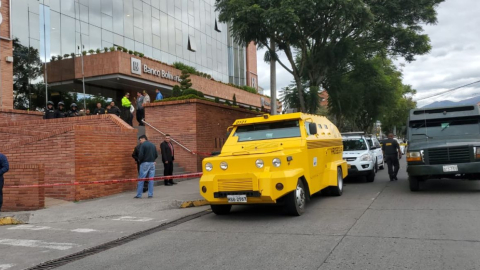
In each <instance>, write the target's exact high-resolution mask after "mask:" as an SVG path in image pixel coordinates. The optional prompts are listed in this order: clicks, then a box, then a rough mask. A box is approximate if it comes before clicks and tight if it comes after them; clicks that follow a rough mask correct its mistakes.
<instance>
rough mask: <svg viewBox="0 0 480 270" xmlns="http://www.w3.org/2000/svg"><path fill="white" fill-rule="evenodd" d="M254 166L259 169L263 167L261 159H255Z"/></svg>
mask: <svg viewBox="0 0 480 270" xmlns="http://www.w3.org/2000/svg"><path fill="white" fill-rule="evenodd" d="M255 166H257V168H259V169H261V168H263V160H261V159H257V161H255Z"/></svg>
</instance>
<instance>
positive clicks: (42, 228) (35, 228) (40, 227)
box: [8, 225, 51, 231]
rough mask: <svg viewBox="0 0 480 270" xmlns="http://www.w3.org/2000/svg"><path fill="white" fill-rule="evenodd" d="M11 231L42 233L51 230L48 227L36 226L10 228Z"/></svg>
mask: <svg viewBox="0 0 480 270" xmlns="http://www.w3.org/2000/svg"><path fill="white" fill-rule="evenodd" d="M8 229H9V230H31V231H41V230H48V229H51V228H50V227H47V226H34V225H18V226H15V227H11V228H8Z"/></svg>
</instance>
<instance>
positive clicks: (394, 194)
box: [0, 160, 480, 270]
mask: <svg viewBox="0 0 480 270" xmlns="http://www.w3.org/2000/svg"><path fill="white" fill-rule="evenodd" d="M401 165H402V169H401V171H400V174H399V177H398V178H399V181H394V182H390V181H388V176H387V173H386V170H384V171H380V172H379V173H378V174H377V177H376V179H375V182H373V183H366V182H365V181H364V180H362V179H348V180H347V181H346V186H345V189H344V193H343V195H342V196H341V197H324V196H315V197H314V198H312V200H311V202H310V203H309V204H307V209H306V212H305V213H304V215H303V216H300V217H290V216H285V215H284V214H283V212H282V210H281V209H280V208H278V207H270V206H262V207H258V206H238V207H234V208H233V209H232V213H231V214H230V215H228V216H216V215H214V214H212V213H208V214H205V215H203V216H201V217H198V218H196V219H192V220H190V221H187V222H183V223H180V224H178V225H175V226H171V227H169V228H168V229H165V230H161V231H158V232H155V233H152V234H149V235H147V236H145V237H140V238H138V239H136V240H133V241H130V242H128V243H125V244H123V245H119V246H116V247H114V248H111V249H108V250H105V251H102V252H99V253H95V254H93V255H90V256H87V257H84V258H83V259H79V260H76V261H73V262H70V263H68V264H65V265H63V266H61V267H59V268H58V269H102V270H106V269H212V270H213V269H321V270H327V269H382V270H383V269H480V230H479V229H478V228H479V225H478V224H480V215H479V213H480V212H479V210H480V197H479V196H478V193H479V191H480V182H476V181H453V180H436V181H430V182H427V183H426V184H425V185H424V186H423V190H422V191H421V192H415V193H413V192H410V190H409V188H408V182H407V175H406V172H405V162H404V160H403V162H402V163H401ZM192 209H193V210H192ZM192 209H190V211H196V212H201V211H205V207H203V208H192ZM175 211H178V210H175ZM192 213H193V212H192ZM144 214H145V215H137V216H149V215H150V214H148V213H146V212H144ZM151 215H154V213H151ZM157 215H158V214H157ZM157 218H160V216H158V217H157ZM172 218H173V216H172ZM111 222H112V221H110V220H105V224H104V225H105V226H108V224H109V223H111ZM131 223H132V222H130V223H129V224H131ZM139 223H141V222H137V223H136V224H139ZM143 224H144V223H143ZM130 226H133V225H130ZM135 226H139V225H135ZM77 227H78V226H77ZM145 227H147V226H146V225H145ZM72 228H73V227H72ZM130 228H131V227H130ZM135 229H137V228H135ZM112 230H113V231H114V232H116V229H112ZM132 230H133V229H132ZM3 231H4V230H3V228H0V258H2V257H3V256H4V254H5V253H4V252H6V253H7V254H9V253H10V250H11V248H12V247H8V249H2V248H3V246H2V245H4V244H2V240H3V239H4V238H5V237H6V234H4V233H3V234H2V232H3ZM14 231H16V232H21V230H14ZM24 232H26V231H24ZM114 232H113V233H114ZM29 233H33V232H29ZM103 234H108V232H104V233H103ZM86 235H91V234H86ZM65 237H66V236H64V235H63V234H62V233H60V234H59V236H58V239H56V241H57V242H60V243H62V242H71V243H79V242H80V237H76V238H73V237H71V238H69V239H66V238H65ZM104 240H105V239H104ZM4 246H5V245H4ZM5 247H6V246H5ZM82 247H84V246H83V245H81V246H79V247H73V248H76V249H77V250H80V249H81V248H82ZM73 248H72V249H73ZM45 250H47V249H43V251H42V248H40V247H18V252H23V254H25V251H28V252H32V253H33V254H37V253H41V252H44V251H45ZM47 251H48V250H47ZM56 251H58V250H56ZM59 253H60V251H58V252H56V253H55V254H56V256H58V255H59ZM52 257H54V256H52ZM2 264H8V262H5V258H2V259H1V261H0V269H10V268H2ZM17 267H18V266H13V267H12V268H11V269H17ZM18 269H20V268H18Z"/></svg>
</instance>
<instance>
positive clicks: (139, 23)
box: [133, 9, 143, 28]
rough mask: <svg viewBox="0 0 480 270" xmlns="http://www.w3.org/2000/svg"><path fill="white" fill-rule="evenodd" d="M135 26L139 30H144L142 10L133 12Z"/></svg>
mask: <svg viewBox="0 0 480 270" xmlns="http://www.w3.org/2000/svg"><path fill="white" fill-rule="evenodd" d="M133 14H134V15H133V26H135V27H138V28H143V19H142V18H143V14H142V12H141V11H140V10H138V9H134V10H133Z"/></svg>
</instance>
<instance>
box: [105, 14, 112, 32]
mask: <svg viewBox="0 0 480 270" xmlns="http://www.w3.org/2000/svg"><path fill="white" fill-rule="evenodd" d="M102 28H103V29H106V30H108V31H113V18H112V17H111V16H108V15H107V14H102Z"/></svg>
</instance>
